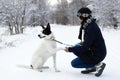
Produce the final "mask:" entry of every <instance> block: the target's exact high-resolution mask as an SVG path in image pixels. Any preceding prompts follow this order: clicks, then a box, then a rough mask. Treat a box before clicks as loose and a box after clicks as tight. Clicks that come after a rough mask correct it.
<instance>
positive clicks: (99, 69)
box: [95, 63, 106, 77]
mask: <svg viewBox="0 0 120 80" xmlns="http://www.w3.org/2000/svg"><path fill="white" fill-rule="evenodd" d="M105 66H106V64H105V63H101V65H100V66H99V67H97V73H96V74H95V76H97V77H99V76H100V75H101V74H102V73H103V70H104V69H105Z"/></svg>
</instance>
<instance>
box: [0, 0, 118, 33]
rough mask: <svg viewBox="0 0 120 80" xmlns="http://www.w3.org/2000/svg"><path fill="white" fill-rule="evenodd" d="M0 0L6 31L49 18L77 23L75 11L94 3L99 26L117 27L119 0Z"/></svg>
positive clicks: (0, 16) (16, 30)
mask: <svg viewBox="0 0 120 80" xmlns="http://www.w3.org/2000/svg"><path fill="white" fill-rule="evenodd" d="M56 1H57V2H58V3H57V4H56V5H51V4H50V0H0V24H1V25H2V26H1V27H6V26H7V28H8V32H9V34H11V35H13V34H20V33H23V32H24V29H25V28H26V27H27V26H31V27H35V26H39V25H44V24H46V23H48V22H50V23H55V24H63V25H78V24H79V21H78V18H77V16H76V14H77V11H78V10H79V9H80V8H81V7H84V6H87V5H89V4H92V5H93V6H94V9H93V16H94V17H95V18H97V22H98V24H99V25H101V27H102V28H104V27H107V26H109V27H110V28H115V29H117V28H118V27H119V22H120V8H119V7H120V5H119V4H120V0H69V2H68V1H67V0H56Z"/></svg>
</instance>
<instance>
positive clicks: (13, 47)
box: [0, 25, 120, 80]
mask: <svg viewBox="0 0 120 80" xmlns="http://www.w3.org/2000/svg"><path fill="white" fill-rule="evenodd" d="M40 30H41V27H36V28H27V29H26V30H25V33H24V34H20V35H13V36H7V35H2V37H0V38H1V39H0V80H119V79H120V58H119V57H120V50H119V49H120V43H119V41H120V36H119V35H120V30H117V31H116V30H104V31H102V33H103V36H104V38H105V42H106V45H107V57H106V59H105V60H104V62H105V63H106V64H107V66H106V68H105V70H104V73H103V74H102V75H101V76H100V77H95V76H94V73H91V74H87V75H85V74H81V73H80V71H81V70H82V69H75V68H72V67H71V64H70V62H71V60H72V59H74V58H75V57H76V56H74V55H73V54H72V53H66V52H64V51H59V52H57V67H58V69H59V70H60V71H61V72H55V71H54V68H53V65H52V64H53V63H52V58H50V59H48V61H47V62H46V63H45V65H47V66H49V67H50V68H49V69H45V70H43V72H37V71H33V70H31V69H25V68H20V67H18V65H28V66H29V65H30V61H31V57H32V54H33V53H34V51H35V50H36V48H37V47H38V45H40V42H41V40H40V39H39V38H38V36H37V35H38V34H39V33H40ZM0 31H2V30H1V29H0ZM52 31H53V33H54V35H55V37H56V39H57V40H59V41H61V42H63V43H66V44H71V45H72V44H76V43H78V42H79V40H78V39H77V37H78V32H79V26H62V25H52ZM57 45H58V47H65V46H64V45H61V44H59V43H58V44H57ZM6 46H8V47H6Z"/></svg>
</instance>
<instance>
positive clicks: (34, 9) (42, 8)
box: [27, 0, 49, 26]
mask: <svg viewBox="0 0 120 80" xmlns="http://www.w3.org/2000/svg"><path fill="white" fill-rule="evenodd" d="M27 12H28V13H27V15H28V16H27V22H28V24H29V25H31V26H36V25H41V24H42V25H44V24H46V23H47V22H48V17H49V5H47V1H46V0H32V2H31V3H30V5H29V8H28V11H27Z"/></svg>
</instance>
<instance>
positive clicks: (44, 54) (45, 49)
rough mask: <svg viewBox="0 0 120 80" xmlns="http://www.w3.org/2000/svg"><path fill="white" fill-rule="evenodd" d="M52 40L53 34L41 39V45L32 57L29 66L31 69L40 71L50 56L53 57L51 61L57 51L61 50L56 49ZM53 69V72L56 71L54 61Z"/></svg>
mask: <svg viewBox="0 0 120 80" xmlns="http://www.w3.org/2000/svg"><path fill="white" fill-rule="evenodd" d="M53 38H54V35H53V34H50V35H46V37H45V38H43V41H42V42H41V45H40V46H39V47H38V49H37V50H36V52H35V53H34V54H33V56H32V63H31V65H32V66H33V69H39V70H41V71H42V68H43V65H44V63H45V62H46V61H47V59H48V58H49V57H50V56H54V58H53V60H55V54H56V52H57V51H58V50H61V48H57V46H56V42H55V41H53V40H52V39H53ZM54 68H55V71H58V70H57V68H56V61H54Z"/></svg>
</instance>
